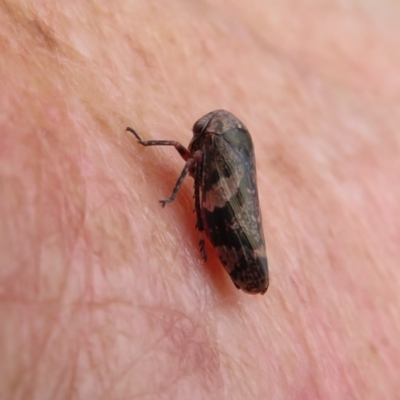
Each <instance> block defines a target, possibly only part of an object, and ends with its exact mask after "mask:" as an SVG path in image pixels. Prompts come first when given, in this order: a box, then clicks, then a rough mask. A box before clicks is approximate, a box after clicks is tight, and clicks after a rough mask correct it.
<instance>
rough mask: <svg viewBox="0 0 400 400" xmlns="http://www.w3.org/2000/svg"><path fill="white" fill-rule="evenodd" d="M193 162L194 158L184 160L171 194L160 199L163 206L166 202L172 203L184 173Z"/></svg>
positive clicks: (186, 172) (184, 175) (185, 173)
mask: <svg viewBox="0 0 400 400" xmlns="http://www.w3.org/2000/svg"><path fill="white" fill-rule="evenodd" d="M195 162H196V161H195V159H194V158H189V160H187V161H186V163H185V166H184V168H183V170H182V172H181V174H180V176H179V178H178V180H177V182H176V184H175V187H174V189H173V191H172V194H171V196H170V197H169V198H168V199H165V200H160V203H161V204H162V206H163V207H165V205H166V204H169V203H172V202H173V201H174V200H175V199H176V195H177V194H178V191H179V189H180V188H181V186H182V182H183V180H184V179H185V177H186V175H187V174H188V172H189V170H190V169H191V168H192V167H193V165H194V164H195Z"/></svg>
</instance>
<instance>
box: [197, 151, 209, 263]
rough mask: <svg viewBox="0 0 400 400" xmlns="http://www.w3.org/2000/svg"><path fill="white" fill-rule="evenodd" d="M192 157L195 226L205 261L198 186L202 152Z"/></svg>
mask: <svg viewBox="0 0 400 400" xmlns="http://www.w3.org/2000/svg"><path fill="white" fill-rule="evenodd" d="M194 159H195V160H196V170H195V176H194V208H195V211H196V217H197V222H196V228H197V229H198V230H199V234H200V240H199V247H200V253H201V255H202V259H203V261H207V252H206V248H205V241H204V226H203V220H202V218H201V207H200V188H201V178H202V175H203V163H202V160H203V154H202V152H200V151H196V152H195V154H194Z"/></svg>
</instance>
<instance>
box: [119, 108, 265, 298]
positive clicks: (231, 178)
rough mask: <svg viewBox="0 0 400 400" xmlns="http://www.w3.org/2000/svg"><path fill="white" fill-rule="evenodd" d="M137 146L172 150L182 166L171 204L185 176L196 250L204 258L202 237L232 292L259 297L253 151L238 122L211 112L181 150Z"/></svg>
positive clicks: (260, 238) (261, 258)
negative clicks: (191, 203)
mask: <svg viewBox="0 0 400 400" xmlns="http://www.w3.org/2000/svg"><path fill="white" fill-rule="evenodd" d="M126 130H127V131H129V132H131V133H133V134H134V135H135V137H136V139H137V140H138V142H139V143H140V144H141V145H143V146H174V147H175V149H176V150H177V151H178V153H179V154H180V155H181V157H182V158H183V159H184V160H185V161H186V163H185V166H184V168H183V170H182V172H181V174H180V176H179V178H178V180H177V182H176V185H175V187H174V189H173V191H172V194H171V196H170V197H169V198H168V199H166V200H160V202H161V204H162V205H163V207H164V206H165V205H166V204H169V203H172V202H173V201H174V200H175V198H176V196H177V194H178V191H179V189H180V187H181V185H182V182H183V180H184V179H185V177H186V176H187V175H188V174H189V175H190V176H192V177H193V178H194V201H195V211H196V216H197V223H196V228H197V229H198V230H199V233H200V241H199V246H200V251H201V253H202V256H203V260H204V261H205V260H206V259H207V254H206V251H205V242H204V232H205V234H206V235H207V237H208V238H209V240H210V242H211V244H212V245H213V246H214V248H215V249H216V251H217V254H218V256H219V259H220V261H221V263H222V264H223V266H224V267H225V269H226V271H227V272H228V274H229V275H230V277H231V279H232V281H233V283H234V284H235V286H236V287H237V288H238V289H241V290H243V291H244V292H247V293H252V294H256V293H261V294H264V293H265V292H266V291H267V289H268V284H269V276H268V264H267V258H266V252H265V242H264V233H263V229H262V220H261V212H260V207H259V200H258V191H257V182H256V169H255V158H254V148H253V143H252V140H251V136H250V134H249V132H248V130H247V128H246V127H245V126H244V124H243V123H242V122H240V121H239V120H238V119H237V118H236V117H235V116H234V115H233V114H231V113H230V112H228V111H224V110H216V111H211V112H209V113H208V114H206V115H205V116H204V117H202V118H200V119H199V120H198V121H197V122H196V123H195V124H194V126H193V129H192V130H193V138H192V140H191V142H190V143H189V147H188V148H187V149H186V148H185V147H184V146H183V145H182V144H181V143H179V142H176V141H172V140H148V141H143V140H142V139H141V137H140V136H139V135H138V134H137V133H136V132H135V130H134V129H132V128H126Z"/></svg>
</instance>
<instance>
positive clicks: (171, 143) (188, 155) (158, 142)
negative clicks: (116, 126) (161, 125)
mask: <svg viewBox="0 0 400 400" xmlns="http://www.w3.org/2000/svg"><path fill="white" fill-rule="evenodd" d="M126 131H127V132H131V133H133V134H134V135H135V137H136V139H137V141H138V142H139V143H140V144H141V145H142V146H174V147H175V149H176V150H177V151H178V153H179V154H180V155H181V157H182V158H183V159H184V160H185V161H187V160H189V159H190V158H191V157H192V154H191V153H190V151H189V150H188V149H187V148H186V147H185V146H183V145H182V144H181V143H179V142H177V141H175V140H146V141H143V140H142V138H141V137H140V136H139V135H138V134H137V133H136V131H135V130H134V129H133V128H129V127H128V128H126Z"/></svg>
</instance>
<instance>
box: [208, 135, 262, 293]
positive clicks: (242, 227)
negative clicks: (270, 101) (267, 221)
mask: <svg viewBox="0 0 400 400" xmlns="http://www.w3.org/2000/svg"><path fill="white" fill-rule="evenodd" d="M201 187H202V193H201V201H202V205H201V212H202V219H203V224H204V229H205V231H206V234H207V236H208V237H209V239H210V241H211V243H212V244H213V246H214V247H215V248H216V250H217V253H218V256H219V258H220V260H221V262H222V264H223V265H224V267H225V269H226V270H227V272H228V273H229V274H230V276H231V278H232V280H233V282H234V283H235V285H236V286H237V287H240V288H241V289H243V290H245V291H246V292H254V293H260V292H263V291H264V289H265V290H266V288H267V287H268V283H267V279H268V277H267V274H268V272H267V268H268V267H267V260H266V255H265V244H264V237H263V229H262V222H261V213H260V208H259V203H258V193H257V185H256V172H255V161H254V154H253V147H252V142H251V138H250V135H249V134H248V132H247V131H245V130H239V129H235V130H234V131H232V132H231V133H229V132H228V133H226V134H224V135H209V137H208V138H207V139H206V140H205V142H204V147H203V176H202V185H201Z"/></svg>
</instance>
